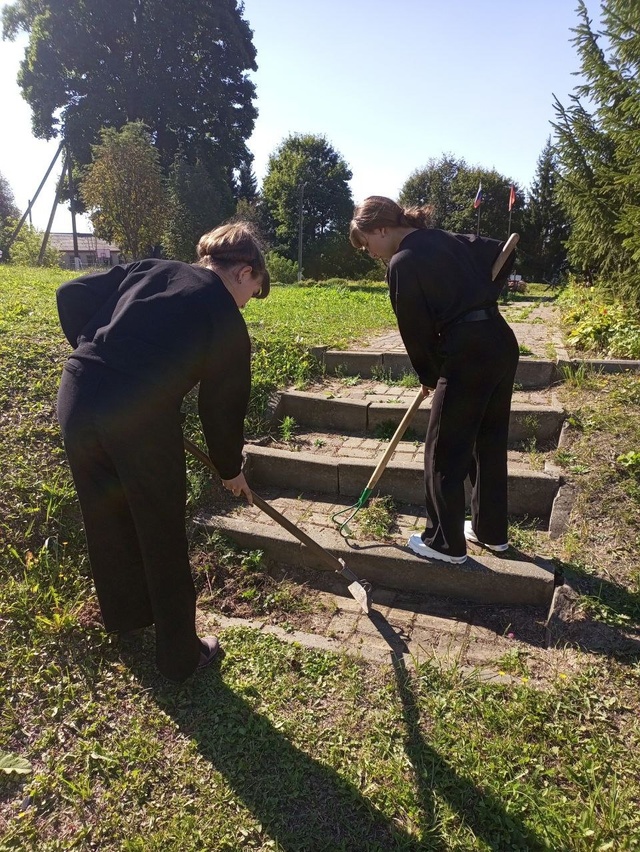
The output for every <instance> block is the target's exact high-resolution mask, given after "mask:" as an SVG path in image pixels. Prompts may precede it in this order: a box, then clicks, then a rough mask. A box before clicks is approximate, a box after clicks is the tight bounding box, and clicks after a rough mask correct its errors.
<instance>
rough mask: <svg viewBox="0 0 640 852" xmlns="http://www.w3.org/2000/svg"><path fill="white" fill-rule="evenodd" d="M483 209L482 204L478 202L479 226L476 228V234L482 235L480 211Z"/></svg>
mask: <svg viewBox="0 0 640 852" xmlns="http://www.w3.org/2000/svg"><path fill="white" fill-rule="evenodd" d="M481 210H482V204H478V227H477V230H476V236H478V237H479V236H480V211H481Z"/></svg>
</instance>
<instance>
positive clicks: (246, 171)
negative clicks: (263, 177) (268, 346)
mask: <svg viewBox="0 0 640 852" xmlns="http://www.w3.org/2000/svg"><path fill="white" fill-rule="evenodd" d="M236 198H237V199H238V201H248V202H249V203H250V204H253V203H255V202H256V201H257V198H258V181H257V179H256V176H255V173H254V171H253V168H252V166H251V162H250V161H248V160H244V161H243V162H242V163H240V168H239V169H238V177H237V180H236Z"/></svg>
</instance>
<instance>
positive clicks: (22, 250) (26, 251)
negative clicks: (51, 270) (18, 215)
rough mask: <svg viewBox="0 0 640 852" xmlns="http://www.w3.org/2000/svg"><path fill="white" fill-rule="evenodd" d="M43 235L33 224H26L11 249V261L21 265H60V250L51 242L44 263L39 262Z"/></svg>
mask: <svg viewBox="0 0 640 852" xmlns="http://www.w3.org/2000/svg"><path fill="white" fill-rule="evenodd" d="M43 237H44V234H43V233H42V232H41V231H36V229H35V228H32V227H31V225H24V226H23V227H22V230H21V231H20V233H19V234H18V236H17V237H16V240H15V242H14V243H13V244H12V246H11V248H10V249H9V261H10V262H11V263H14V264H16V265H20V266H48V267H59V266H60V252H59V251H58V249H56V248H54V247H53V246H52V245H51V244H49V245H47V248H46V249H45V252H44V257H43V258H42V263H40V264H39V263H38V257H39V255H40V247H41V245H42V239H43Z"/></svg>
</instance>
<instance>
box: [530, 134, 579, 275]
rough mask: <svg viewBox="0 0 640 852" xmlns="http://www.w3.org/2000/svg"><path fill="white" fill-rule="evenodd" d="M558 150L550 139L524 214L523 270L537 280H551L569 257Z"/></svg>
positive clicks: (540, 160)
mask: <svg viewBox="0 0 640 852" xmlns="http://www.w3.org/2000/svg"><path fill="white" fill-rule="evenodd" d="M557 183H558V174H557V153H556V150H555V148H554V146H553V144H552V142H551V138H549V139H547V143H546V145H545V147H544V148H543V150H542V153H541V154H540V157H539V158H538V164H537V169H536V175H535V178H534V181H533V184H532V186H531V190H530V192H529V196H528V200H527V206H526V209H525V211H524V214H523V217H522V218H523V225H522V240H521V243H520V247H519V248H520V257H521V258H522V260H521V263H520V271H521V272H522V273H523V274H524V275H525V276H527V277H528V278H530V279H532V280H535V281H545V280H552V279H553V277H554V275H557V274H558V273H559V272H560V271H561V270H562V269H563V267H564V266H565V265H566V261H567V250H566V248H565V245H564V244H565V242H566V240H567V238H568V236H569V220H568V217H567V214H566V213H565V211H564V208H563V207H562V205H561V204H560V202H559V200H558V196H557Z"/></svg>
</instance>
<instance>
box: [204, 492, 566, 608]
mask: <svg viewBox="0 0 640 852" xmlns="http://www.w3.org/2000/svg"><path fill="white" fill-rule="evenodd" d="M260 494H261V496H263V497H264V498H265V499H267V500H269V502H270V503H271V505H272V506H273V507H274V508H276V509H277V510H278V511H280V512H281V513H283V514H284V515H285V516H286V517H287V518H288V519H289V520H290V521H291V522H292V523H294V524H296V526H298V527H299V528H300V529H302V530H303V531H304V532H305V533H306V534H307V535H309V536H310V537H311V538H313V539H314V541H316V542H317V543H318V544H319V545H320V546H321V547H323V548H324V549H325V550H328V551H329V552H330V553H332V554H333V555H334V556H336V557H337V558H339V559H343V560H344V562H345V564H346V565H347V566H348V567H349V568H350V569H351V570H352V571H353V572H354V573H355V574H356V575H357V576H358V577H359V578H360V579H363V580H369V581H370V582H371V583H372V584H373V585H374V587H375V586H379V587H384V588H387V589H395V590H400V591H406V592H414V593H424V594H425V595H438V596H445V597H453V598H458V599H463V600H470V601H479V602H481V603H485V604H509V605H517V606H520V605H530V606H547V607H548V606H549V604H550V602H551V599H552V596H553V590H554V582H555V577H554V570H553V567H552V566H551V565H550V564H549V563H548V562H547V561H546V560H544V559H539V560H537V561H536V562H532V561H529V560H527V559H526V558H518V554H517V552H516V551H513V550H510V551H507V552H506V553H505V554H504V555H502V556H497V555H489V552H488V551H485V550H484V549H483V548H480V547H478V546H475V545H469V556H468V558H467V561H466V562H465V563H463V564H462V565H452V564H450V563H446V562H440V561H430V560H426V559H422V558H420V557H418V556H416V555H415V554H414V553H413V552H412V551H411V550H410V549H409V548H408V547H407V546H406V541H407V538H408V535H409V534H411V533H412V532H415V531H421V530H422V529H423V528H424V521H423V517H424V511H423V510H422V512H421V511H420V510H419V509H418V508H416V507H414V513H413V514H411V513H410V512H409V511H408V507H404V508H405V511H404V512H401V513H400V514H399V515H398V518H397V527H396V530H395V532H394V534H393V536H392V537H391V539H390V540H388V541H374V540H367V539H366V538H362V539H360V538H359V539H358V540H357V541H354V540H353V539H345V538H343V537H342V536H341V535H340V534H339V531H338V529H337V526H336V525H335V524H333V523H332V522H331V516H332V514H333V513H334V512H336V511H338V510H339V509H344V508H346V507H347V506H348V505H349V503H348V502H343V503H335V502H333V500H331V499H327V497H326V496H323V495H319V494H309V493H305V494H297V493H295V492H282V491H281V490H278V491H272V490H268V491H265V490H262V491H261V492H260ZM196 522H197V523H199V524H201V525H204V526H208V527H214V528H215V529H218V530H220V531H221V532H223V533H224V534H226V535H227V536H228V537H229V538H231V539H232V540H233V541H235V542H236V543H237V544H238V545H239V546H240V547H242V548H246V549H251V550H255V549H260V550H263V551H264V552H265V554H266V555H267V556H269V557H270V558H271V559H273V560H275V561H276V562H278V563H279V564H280V565H283V564H284V565H291V566H295V567H297V568H310V569H314V570H321V569H324V570H329V571H331V569H330V568H327V565H326V564H325V562H323V561H322V559H321V558H320V557H319V556H318V555H317V554H314V553H313V552H311V551H310V550H309V549H308V548H307V547H306V546H305V545H303V544H301V543H300V542H299V541H298V540H297V539H296V538H295V537H294V536H293V535H292V534H291V533H289V532H288V531H286V530H285V529H283V528H282V527H280V526H279V525H278V524H277V523H275V522H274V521H272V520H271V519H270V518H269V517H268V516H267V515H265V514H263V513H262V512H260V510H259V509H257V508H256V507H249V506H247V505H246V504H244V505H243V506H241V507H238V508H236V509H234V510H232V511H231V513H228V514H211V513H206V514H205V513H203V514H201V515H200V516H199V517H198V518H197V519H196ZM354 523H355V522H354Z"/></svg>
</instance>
